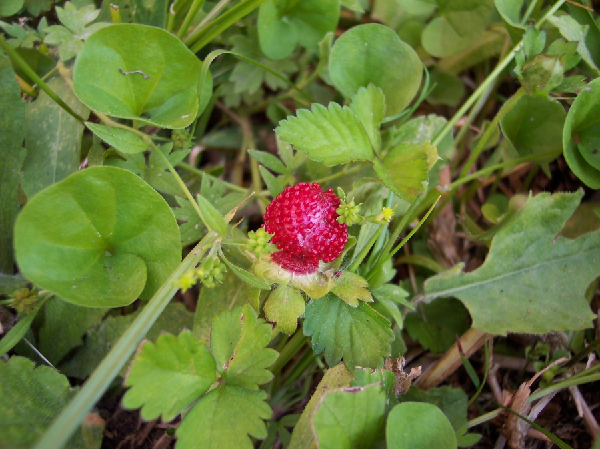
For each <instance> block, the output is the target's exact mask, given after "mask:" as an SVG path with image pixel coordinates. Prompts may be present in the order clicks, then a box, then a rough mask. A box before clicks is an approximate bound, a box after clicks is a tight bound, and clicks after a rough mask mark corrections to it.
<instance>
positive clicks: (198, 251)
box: [34, 232, 219, 449]
mask: <svg viewBox="0 0 600 449" xmlns="http://www.w3.org/2000/svg"><path fill="white" fill-rule="evenodd" d="M218 239H219V237H218V235H217V234H215V233H214V232H209V233H208V234H207V235H205V236H204V238H203V239H202V240H201V241H200V242H199V243H198V245H196V247H195V248H194V249H193V250H192V251H191V252H190V253H189V254H188V255H187V257H186V258H185V259H184V260H183V261H182V262H181V263H180V264H179V266H178V267H177V268H176V269H175V271H173V273H171V275H170V276H169V277H168V279H167V280H166V281H165V282H164V284H163V285H162V286H161V287H160V288H159V289H158V291H157V292H156V293H155V294H154V296H153V297H152V299H151V300H150V301H149V302H148V304H147V305H146V306H145V307H144V308H143V309H142V311H141V312H140V314H139V315H138V317H137V318H136V319H135V320H134V321H133V323H132V324H131V326H129V327H128V328H127V330H126V331H125V333H124V334H123V335H122V336H121V338H120V339H119V340H118V341H117V343H116V344H115V346H114V347H113V348H112V350H111V351H110V352H109V353H108V355H107V356H106V357H105V358H104V359H103V360H102V362H101V363H100V365H98V367H97V368H96V369H95V370H94V372H93V373H92V375H91V376H90V378H89V379H88V380H87V382H86V383H85V384H83V387H82V388H81V390H79V392H78V393H77V394H76V395H75V397H74V398H73V399H72V400H71V402H69V404H68V405H67V407H65V408H64V409H63V410H62V411H61V412H60V413H59V415H58V416H57V417H56V419H55V420H54V421H53V422H52V424H51V425H50V427H48V429H47V430H46V432H44V434H43V435H42V437H41V438H40V440H39V441H38V442H37V444H36V445H35V446H34V449H61V448H62V447H63V446H64V445H65V443H66V442H67V441H68V439H69V438H70V436H71V435H72V434H73V432H74V431H75V430H76V429H77V427H78V426H79V425H80V424H81V421H82V420H83V419H84V418H85V416H86V414H87V413H88V412H89V411H90V410H91V409H92V407H93V406H94V404H95V403H96V402H97V401H98V399H100V397H101V396H102V395H103V394H104V392H105V391H106V389H107V388H108V387H109V386H110V384H111V383H112V381H113V379H114V378H115V377H116V376H117V375H118V374H119V371H121V368H122V367H123V366H124V365H125V363H126V362H127V360H128V359H129V357H130V356H131V354H133V352H134V351H135V349H136V348H137V346H138V344H139V343H140V342H141V341H142V339H143V338H144V336H145V335H146V333H147V332H148V330H149V329H150V327H152V325H153V324H154V322H155V321H156V319H157V318H158V317H159V316H160V314H161V312H162V311H163V310H164V308H165V307H166V306H167V304H169V301H171V298H172V297H173V295H174V294H175V292H176V291H177V287H175V286H174V282H175V281H176V280H177V279H179V277H180V276H181V275H182V274H184V273H185V272H187V271H189V270H190V269H192V268H193V267H195V266H196V265H197V264H198V262H199V261H200V260H201V259H202V257H203V256H204V254H205V253H206V251H207V250H208V249H210V248H211V247H212V246H213V244H214V243H215V242H217V241H218Z"/></svg>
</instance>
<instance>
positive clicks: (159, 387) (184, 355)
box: [123, 331, 217, 422]
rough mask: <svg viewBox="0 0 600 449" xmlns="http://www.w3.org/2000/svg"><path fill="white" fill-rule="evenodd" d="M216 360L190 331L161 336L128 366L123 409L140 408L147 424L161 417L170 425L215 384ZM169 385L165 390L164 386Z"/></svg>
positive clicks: (146, 346) (149, 344)
mask: <svg viewBox="0 0 600 449" xmlns="http://www.w3.org/2000/svg"><path fill="white" fill-rule="evenodd" d="M216 378H217V376H216V366H215V359H213V357H212V355H211V353H210V351H209V350H208V348H207V347H206V342H204V341H197V340H196V338H195V337H194V335H193V334H192V332H191V331H183V332H182V333H180V334H179V336H177V337H176V336H174V335H171V334H163V335H161V336H160V337H158V340H156V345H154V344H153V343H152V342H146V343H145V344H144V346H142V350H141V352H140V353H139V354H138V355H137V356H136V357H135V360H134V361H133V364H132V365H131V368H130V371H129V374H128V376H127V380H126V381H125V386H126V387H131V388H130V389H129V390H128V391H127V393H125V396H124V397H123V406H124V407H126V408H130V409H135V408H140V407H142V410H141V415H142V418H144V419H145V420H147V421H150V420H153V419H156V418H158V417H159V416H161V415H162V420H163V421H164V422H168V421H171V420H172V419H173V418H175V417H176V416H177V415H178V414H179V413H181V411H182V410H184V409H185V408H186V407H187V406H189V405H190V404H191V403H192V402H193V401H195V400H196V399H198V398H199V397H200V396H201V395H202V394H203V393H205V392H206V390H208V388H209V387H210V386H211V385H212V383H213V382H214V381H215V380H216ZM166 385H168V386H169V387H168V388H165V386H166Z"/></svg>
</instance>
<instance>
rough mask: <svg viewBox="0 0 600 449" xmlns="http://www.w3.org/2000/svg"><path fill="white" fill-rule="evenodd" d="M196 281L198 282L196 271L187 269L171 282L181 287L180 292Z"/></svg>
mask: <svg viewBox="0 0 600 449" xmlns="http://www.w3.org/2000/svg"><path fill="white" fill-rule="evenodd" d="M196 282H198V279H197V278H196V271H195V270H189V271H187V272H185V273H183V274H182V275H181V276H180V277H179V279H177V280H176V281H175V282H173V285H174V286H175V287H177V288H179V289H181V293H185V292H186V291H187V290H188V289H190V288H192V287H193V286H194V285H196Z"/></svg>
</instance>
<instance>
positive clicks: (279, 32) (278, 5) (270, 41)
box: [258, 0, 340, 59]
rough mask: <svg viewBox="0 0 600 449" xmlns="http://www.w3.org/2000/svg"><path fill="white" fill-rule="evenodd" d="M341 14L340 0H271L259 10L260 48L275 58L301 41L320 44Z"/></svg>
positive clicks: (307, 44)
mask: <svg viewBox="0 0 600 449" xmlns="http://www.w3.org/2000/svg"><path fill="white" fill-rule="evenodd" d="M339 15H340V1H339V0H300V1H298V0H288V1H284V2H276V1H274V0H267V1H266V2H264V3H263V4H261V5H260V9H259V11H258V39H259V43H260V48H261V50H262V51H263V53H264V54H265V55H266V56H268V57H269V58H271V59H282V58H285V57H287V56H289V55H290V54H291V53H292V52H293V51H294V48H296V44H298V43H299V44H300V45H302V46H303V47H306V48H317V45H318V44H319V42H320V41H321V40H322V39H323V37H325V35H326V34H327V33H328V32H329V31H333V30H335V27H336V25H337V23H338V18H339Z"/></svg>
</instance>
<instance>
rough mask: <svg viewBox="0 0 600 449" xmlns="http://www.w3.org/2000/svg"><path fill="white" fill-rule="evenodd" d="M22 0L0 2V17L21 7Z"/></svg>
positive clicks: (16, 11) (8, 14) (14, 12)
mask: <svg viewBox="0 0 600 449" xmlns="http://www.w3.org/2000/svg"><path fill="white" fill-rule="evenodd" d="M24 3H25V2H24V0H3V1H2V2H0V17H9V16H12V15H13V14H16V13H18V12H19V11H20V10H21V8H23V4H24Z"/></svg>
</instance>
